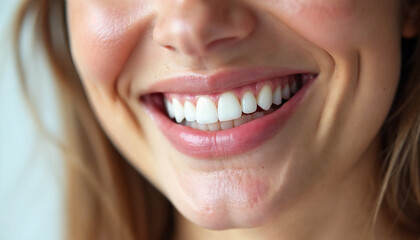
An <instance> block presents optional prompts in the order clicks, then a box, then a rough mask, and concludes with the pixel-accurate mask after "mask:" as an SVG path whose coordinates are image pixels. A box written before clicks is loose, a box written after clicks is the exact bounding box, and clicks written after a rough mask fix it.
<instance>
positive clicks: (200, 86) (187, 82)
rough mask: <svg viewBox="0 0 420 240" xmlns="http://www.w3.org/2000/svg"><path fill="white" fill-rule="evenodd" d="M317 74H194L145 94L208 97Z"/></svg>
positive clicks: (284, 70) (253, 70) (269, 71)
mask: <svg viewBox="0 0 420 240" xmlns="http://www.w3.org/2000/svg"><path fill="white" fill-rule="evenodd" d="M315 72H318V71H317V70H315V69H309V70H308V69H296V68H266V67H264V68H263V67H256V68H247V69H239V68H238V69H230V70H228V71H219V72H218V73H215V74H212V75H203V74H198V73H192V74H187V75H181V76H176V77H173V78H168V79H164V80H162V81H159V82H157V83H155V84H153V85H151V86H150V87H149V88H148V90H147V92H145V93H143V94H147V93H154V92H170V93H190V94H201V95H206V94H211V93H217V92H224V91H227V90H230V89H234V88H237V87H241V86H244V85H247V84H250V83H253V82H260V81H263V80H269V79H271V78H275V77H279V76H287V75H293V74H304V73H315ZM180 83H181V84H180Z"/></svg>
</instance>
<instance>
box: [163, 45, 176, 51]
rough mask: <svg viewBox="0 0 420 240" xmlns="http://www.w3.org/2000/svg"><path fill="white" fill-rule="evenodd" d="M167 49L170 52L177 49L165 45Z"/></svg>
mask: <svg viewBox="0 0 420 240" xmlns="http://www.w3.org/2000/svg"><path fill="white" fill-rule="evenodd" d="M164 47H165V48H166V49H168V50H170V51H175V48H174V47H172V46H170V45H165V46H164Z"/></svg>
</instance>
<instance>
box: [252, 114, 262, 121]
mask: <svg viewBox="0 0 420 240" xmlns="http://www.w3.org/2000/svg"><path fill="white" fill-rule="evenodd" d="M251 116H252V119H253V120H255V119H258V118H262V117H264V113H263V112H256V113H254V114H252V115H251Z"/></svg>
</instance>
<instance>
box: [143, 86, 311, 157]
mask: <svg viewBox="0 0 420 240" xmlns="http://www.w3.org/2000/svg"><path fill="white" fill-rule="evenodd" d="M313 81H314V80H311V81H309V82H308V83H307V84H305V85H304V86H303V87H302V88H301V89H300V90H299V91H298V92H297V93H296V94H295V95H294V96H293V97H292V98H291V99H289V100H288V101H287V102H286V103H285V104H283V105H282V106H281V107H280V108H279V109H278V110H276V111H275V112H273V113H271V114H268V115H266V116H264V117H262V118H259V119H256V120H253V121H251V122H249V123H246V124H244V125H241V126H239V127H235V128H232V129H229V130H222V131H216V132H206V131H200V130H196V129H192V128H189V127H186V126H183V125H180V124H176V123H174V122H173V121H172V120H170V119H169V118H168V117H167V116H166V113H164V111H163V110H162V109H163V108H164V107H163V103H162V99H161V97H160V96H157V95H147V96H146V97H144V98H143V102H144V104H145V106H146V110H147V112H148V113H149V115H151V117H152V119H153V120H154V121H155V122H156V123H157V125H158V127H159V128H160V129H161V131H162V133H163V134H164V135H165V136H166V138H167V139H168V140H169V141H170V143H171V144H172V145H173V146H174V147H175V148H176V149H177V150H178V151H180V152H182V153H184V154H186V155H188V156H191V157H194V158H200V159H212V158H225V157H232V156H235V155H240V154H244V153H246V152H248V151H251V150H253V149H255V148H256V147H258V146H260V145H261V144H262V143H264V142H265V141H268V140H269V139H270V138H272V137H273V136H274V135H276V134H277V133H278V132H279V131H280V130H281V129H282V128H283V127H284V126H285V124H286V123H287V120H288V119H290V118H291V116H292V115H293V113H294V112H295V110H296V109H297V108H298V106H299V104H300V103H301V102H302V99H303V97H304V96H305V93H306V92H307V90H308V89H309V87H310V85H312V83H313ZM215 84H216V85H217V84H218V81H216V82H215ZM178 85H181V86H182V89H184V87H183V86H184V82H182V84H179V82H178ZM161 90H162V89H161Z"/></svg>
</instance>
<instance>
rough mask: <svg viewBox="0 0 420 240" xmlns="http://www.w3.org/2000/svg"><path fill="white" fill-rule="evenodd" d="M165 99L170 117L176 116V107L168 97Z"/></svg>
mask: <svg viewBox="0 0 420 240" xmlns="http://www.w3.org/2000/svg"><path fill="white" fill-rule="evenodd" d="M164 101H165V107H166V112H167V113H168V116H169V118H175V114H174V107H173V105H172V103H171V102H169V101H168V99H166V98H165V99H164Z"/></svg>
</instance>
